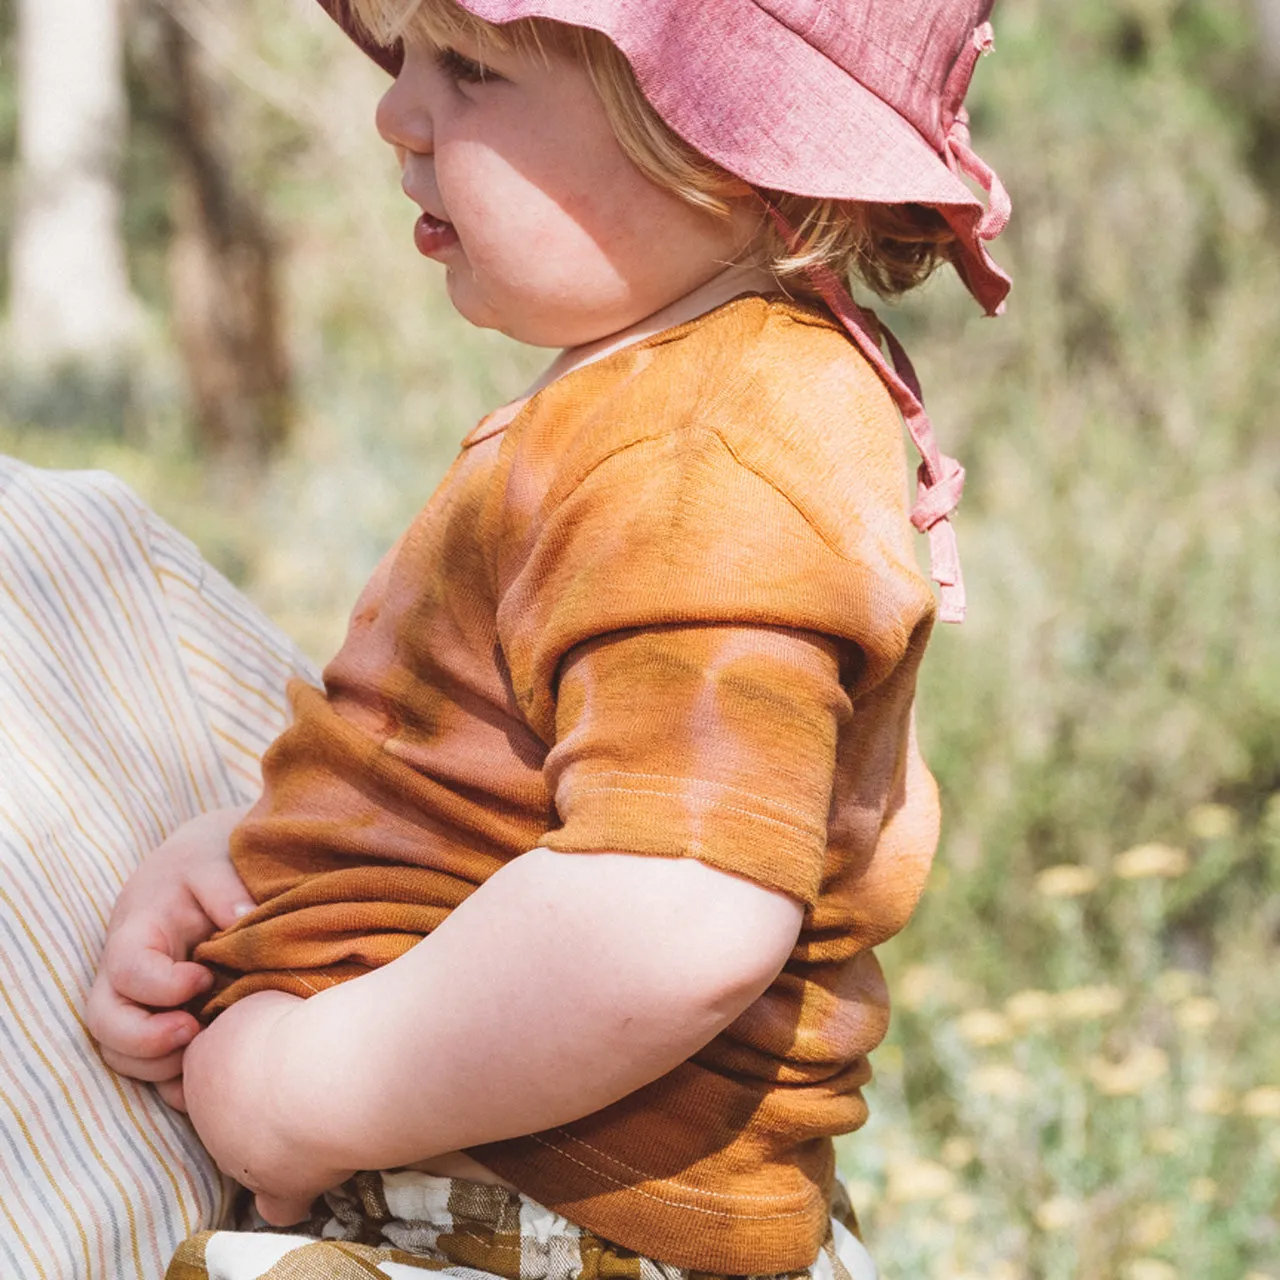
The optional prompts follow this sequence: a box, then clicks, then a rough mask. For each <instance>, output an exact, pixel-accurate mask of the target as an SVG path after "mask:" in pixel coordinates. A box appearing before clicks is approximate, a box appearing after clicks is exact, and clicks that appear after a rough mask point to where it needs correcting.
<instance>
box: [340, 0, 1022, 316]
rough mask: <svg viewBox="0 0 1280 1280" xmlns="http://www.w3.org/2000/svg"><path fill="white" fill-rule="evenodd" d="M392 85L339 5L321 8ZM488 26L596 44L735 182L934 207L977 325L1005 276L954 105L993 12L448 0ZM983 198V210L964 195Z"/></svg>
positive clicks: (995, 195)
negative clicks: (578, 35) (548, 23)
mask: <svg viewBox="0 0 1280 1280" xmlns="http://www.w3.org/2000/svg"><path fill="white" fill-rule="evenodd" d="M320 3H321V4H323V5H324V7H325V8H326V9H327V10H328V11H329V12H330V14H331V15H332V16H333V17H334V18H335V19H336V20H337V21H338V22H339V24H340V25H341V26H342V27H343V29H344V30H345V31H346V32H347V34H348V35H350V36H351V37H352V38H353V39H355V40H356V42H357V43H358V44H359V45H360V46H361V48H363V49H364V50H365V52H366V53H368V54H369V55H370V56H371V57H372V58H374V59H375V61H377V62H378V63H379V64H380V65H381V66H382V67H384V68H385V69H386V70H387V71H389V72H390V73H391V74H393V75H394V74H396V73H397V72H398V71H399V69H400V60H401V54H400V50H399V49H398V48H395V47H392V48H386V47H381V46H378V45H375V44H373V43H372V42H371V41H370V40H369V39H368V38H367V37H366V36H364V34H363V33H362V32H361V31H360V29H359V27H358V24H357V23H356V22H355V21H354V20H353V18H352V17H351V14H350V12H349V10H348V8H347V5H346V2H345V0H320ZM460 3H461V7H462V8H464V9H466V10H467V11H468V12H470V13H472V14H474V15H475V16H476V17H478V18H482V19H484V20H485V21H487V22H492V23H496V24H499V25H500V24H503V23H507V22H514V21H517V20H519V19H523V18H546V19H550V20H552V21H555V22H563V23H567V24H570V25H572V26H578V27H590V28H593V29H595V30H597V31H600V32H602V33H603V34H604V35H606V36H608V37H609V39H610V40H612V41H613V43H614V44H616V45H617V46H618V48H619V49H621V50H622V53H623V54H624V55H625V57H626V58H627V61H628V62H629V63H630V64H631V67H632V69H633V71H634V72H635V75H636V79H637V81H638V82H639V84H640V88H641V90H642V92H643V93H644V95H645V97H646V98H647V99H648V101H649V102H650V103H651V104H652V106H653V108H654V110H655V111H657V113H658V114H659V115H660V116H661V117H662V119H663V120H664V121H665V122H666V123H667V124H668V125H669V126H670V127H671V128H672V129H673V130H674V131H675V132H676V133H677V134H679V135H680V137H682V138H683V139H684V140H685V141H686V142H688V143H689V144H690V146H692V147H693V148H694V149H695V150H697V151H699V152H701V153H702V154H703V155H704V156H706V157H707V158H708V159H710V160H713V161H715V162H716V163H717V164H718V165H720V166H721V167H722V168H724V169H727V170H728V171H729V172H730V173H732V174H734V175H735V176H736V177H739V178H741V179H743V180H744V181H745V182H749V183H750V184H751V185H752V186H755V187H763V188H765V189H766V190H772V191H785V192H789V193H791V194H794V195H802V196H818V197H825V198H832V199H838V200H853V201H870V202H874V203H887V204H907V203H914V204H922V205H929V206H931V207H933V208H935V209H937V210H938V212H939V213H941V214H942V216H943V217H944V218H946V220H947V222H948V223H949V224H950V226H951V228H952V230H953V231H954V232H955V234H956V236H957V237H958V241H959V249H960V253H959V261H958V263H957V269H958V271H959V273H960V276H961V278H962V279H963V280H964V282H965V284H966V285H967V286H968V288H969V290H970V292H971V293H972V294H973V296H974V297H975V298H976V299H977V301H978V302H979V303H980V304H981V306H982V307H983V309H984V310H986V311H987V312H988V313H990V314H995V313H997V312H999V311H1000V310H1001V308H1002V305H1003V302H1004V299H1005V295H1006V294H1007V293H1008V292H1009V277H1008V276H1007V275H1006V274H1005V273H1004V271H1002V270H1001V268H1000V267H999V266H998V265H997V264H996V263H995V261H994V260H993V259H992V257H991V255H990V254H989V253H988V252H987V247H986V244H987V241H989V240H992V239H994V238H995V237H996V236H997V235H999V234H1000V232H1001V231H1002V230H1003V229H1004V226H1005V224H1006V223H1007V222H1008V219H1009V198H1008V196H1007V195H1006V193H1005V190H1004V188H1003V186H1002V185H1001V184H1000V181H999V179H998V178H997V177H996V175H995V173H994V172H993V171H992V170H991V168H990V167H989V166H987V165H986V164H985V163H983V161H982V160H980V159H979V158H978V157H977V156H976V155H975V154H974V152H973V151H972V149H971V147H970V144H969V130H968V117H967V115H966V113H965V110H964V105H963V104H964V97H965V94H966V92H967V91H968V88H969V81H970V79H971V77H972V75H973V69H974V66H975V65H976V63H977V60H978V58H979V57H980V56H981V54H983V53H985V52H987V51H988V50H989V49H990V48H991V46H992V30H991V25H990V23H989V21H988V18H989V16H990V13H991V9H992V7H993V6H994V3H995V0H893V2H892V3H887V2H886V0H460ZM965 178H968V179H970V180H971V181H973V182H974V183H976V184H977V186H979V187H980V188H981V189H982V190H983V191H984V192H985V193H986V195H987V201H986V203H985V204H984V202H983V201H982V200H980V199H979V198H978V197H977V195H975V193H974V192H973V191H972V190H971V189H970V187H969V186H968V185H967V184H966V183H965V181H964V179H965Z"/></svg>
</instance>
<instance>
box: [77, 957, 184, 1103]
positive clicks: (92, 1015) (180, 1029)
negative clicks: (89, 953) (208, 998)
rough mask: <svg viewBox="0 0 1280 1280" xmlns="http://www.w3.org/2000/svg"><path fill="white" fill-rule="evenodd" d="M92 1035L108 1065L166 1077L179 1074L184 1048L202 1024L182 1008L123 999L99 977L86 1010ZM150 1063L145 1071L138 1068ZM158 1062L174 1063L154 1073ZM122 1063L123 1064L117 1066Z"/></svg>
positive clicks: (149, 1077)
mask: <svg viewBox="0 0 1280 1280" xmlns="http://www.w3.org/2000/svg"><path fill="white" fill-rule="evenodd" d="M85 1022H86V1024H87V1025H88V1028H89V1034H90V1035H92V1036H93V1038H94V1039H95V1040H96V1041H97V1042H98V1044H99V1045H100V1046H101V1047H102V1051H103V1058H104V1059H105V1060H106V1061H107V1064H108V1065H109V1066H111V1067H113V1068H114V1069H115V1070H117V1071H121V1072H123V1073H124V1074H125V1075H132V1076H135V1077H136V1078H138V1079H141V1080H163V1079H166V1078H167V1077H168V1076H171V1075H175V1074H177V1070H178V1068H177V1066H176V1065H173V1064H175V1063H177V1062H180V1061H181V1057H182V1050H183V1049H184V1048H185V1047H186V1046H187V1045H188V1044H190V1043H191V1041H192V1040H193V1039H194V1038H195V1036H196V1033H197V1032H198V1031H199V1030H200V1024H199V1023H198V1022H197V1021H196V1020H195V1018H193V1017H192V1016H191V1014H189V1013H185V1012H183V1011H182V1010H180V1009H173V1010H166V1011H164V1012H162V1013H155V1012H152V1011H151V1010H150V1009H144V1008H142V1007H141V1006H140V1005H137V1004H134V1003H133V1002H132V1001H130V1000H126V999H124V998H123V997H122V996H121V995H120V993H119V992H118V991H115V990H114V989H113V988H112V987H111V985H110V983H108V982H106V981H104V980H103V979H101V978H99V980H98V981H97V982H95V983H94V985H93V988H92V990H91V991H90V992H89V1002H88V1005H87V1006H86V1009H85ZM144 1063H146V1064H151V1065H150V1066H149V1067H148V1069H147V1071H146V1073H145V1074H143V1073H141V1071H140V1070H138V1069H133V1068H139V1067H141V1065H142V1064H144ZM156 1063H166V1064H170V1065H173V1069H172V1070H168V1071H163V1070H162V1071H161V1072H160V1074H159V1075H156V1074H154V1071H155V1064H156ZM117 1064H122V1065H117Z"/></svg>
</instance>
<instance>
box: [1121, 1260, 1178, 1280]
mask: <svg viewBox="0 0 1280 1280" xmlns="http://www.w3.org/2000/svg"><path fill="white" fill-rule="evenodd" d="M1120 1274H1121V1275H1122V1276H1123V1277H1124V1280H1178V1272H1177V1271H1176V1269H1175V1268H1174V1267H1173V1266H1171V1265H1170V1264H1169V1263H1167V1262H1162V1261H1161V1260H1160V1259H1159V1258H1134V1259H1133V1260H1132V1261H1131V1262H1128V1263H1126V1264H1125V1268H1124V1270H1123V1271H1122V1272H1121V1273H1120Z"/></svg>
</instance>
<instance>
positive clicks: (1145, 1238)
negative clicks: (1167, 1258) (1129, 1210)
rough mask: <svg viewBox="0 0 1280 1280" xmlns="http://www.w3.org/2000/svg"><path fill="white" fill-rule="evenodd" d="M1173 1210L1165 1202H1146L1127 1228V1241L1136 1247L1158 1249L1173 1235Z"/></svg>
mask: <svg viewBox="0 0 1280 1280" xmlns="http://www.w3.org/2000/svg"><path fill="white" fill-rule="evenodd" d="M1175 1225H1176V1224H1175V1219H1174V1216H1173V1210H1172V1209H1170V1208H1169V1206H1168V1205H1167V1204H1146V1205H1143V1206H1142V1208H1141V1209H1140V1210H1139V1211H1138V1215H1137V1217H1135V1218H1134V1220H1133V1226H1132V1227H1130V1228H1129V1241H1130V1243H1131V1244H1133V1245H1134V1246H1135V1248H1138V1249H1158V1248H1159V1247H1160V1246H1161V1245H1162V1244H1164V1242H1165V1241H1166V1240H1168V1238H1169V1237H1170V1236H1171V1235H1173V1228H1174V1226H1175Z"/></svg>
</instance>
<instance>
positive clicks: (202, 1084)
mask: <svg viewBox="0 0 1280 1280" xmlns="http://www.w3.org/2000/svg"><path fill="white" fill-rule="evenodd" d="M302 1003H303V1002H302V1001H301V1000H300V999H299V998H298V997H297V996H290V995H285V994H284V993H283V992H278V991H261V992H259V993H258V994H256V995H251V996H246V997H245V998H244V999H243V1000H240V1001H238V1002H237V1003H235V1004H233V1005H232V1006H231V1008H229V1009H228V1010H227V1011H226V1012H225V1013H222V1014H220V1015H219V1016H218V1017H217V1018H216V1019H215V1020H214V1022H213V1025H212V1026H210V1027H209V1028H208V1029H207V1030H205V1031H202V1032H201V1033H200V1034H199V1035H198V1036H197V1037H196V1038H195V1040H193V1041H192V1043H191V1047H190V1048H189V1049H188V1050H187V1054H186V1060H185V1062H184V1064H183V1084H184V1088H185V1091H186V1101H187V1109H188V1112H189V1114H190V1116H191V1122H192V1124H194V1125H195V1128H196V1132H197V1133H198V1134H199V1135H200V1140H201V1141H202V1142H203V1143H204V1145H205V1147H206V1148H207V1149H208V1151H209V1154H210V1155H211V1156H213V1158H214V1160H215V1161H216V1162H217V1165H218V1168H220V1169H221V1170H222V1171H223V1173H226V1174H229V1175H230V1176H231V1177H233V1178H235V1180H236V1181H237V1182H239V1183H241V1184H242V1185H243V1186H246V1187H248V1188H249V1190H250V1191H252V1192H253V1193H254V1195H255V1197H256V1201H257V1207H258V1212H259V1213H260V1214H262V1216H263V1217H264V1218H265V1219H266V1220H267V1221H268V1222H269V1223H271V1224H272V1225H274V1226H281V1227H284V1226H290V1225H292V1224H293V1223H295V1222H300V1221H301V1220H302V1219H303V1218H305V1217H307V1216H308V1213H309V1212H310V1209H311V1205H312V1203H313V1202H314V1200H315V1198H316V1197H317V1196H319V1195H321V1194H323V1193H324V1192H326V1191H328V1190H330V1189H331V1188H332V1187H336V1186H338V1185H339V1184H340V1183H342V1182H345V1181H346V1180H347V1179H348V1178H349V1177H350V1176H351V1175H352V1174H353V1173H354V1172H355V1170H354V1169H335V1168H331V1167H330V1166H329V1162H328V1161H327V1160H326V1159H325V1158H324V1157H323V1155H321V1154H320V1153H319V1151H318V1149H317V1144H313V1143H311V1142H309V1141H308V1140H307V1136H306V1134H316V1133H319V1132H322V1131H323V1127H324V1125H323V1117H322V1116H312V1117H309V1121H310V1123H309V1124H308V1125H307V1126H306V1134H304V1133H302V1132H299V1131H297V1130H296V1129H290V1128H289V1127H287V1126H286V1125H285V1124H284V1123H283V1118H284V1116H285V1114H286V1110H285V1109H284V1108H282V1107H281V1106H279V1105H278V1104H277V1103H276V1101H275V1095H276V1090H275V1088H274V1085H275V1084H277V1083H279V1081H278V1080H277V1075H278V1070H277V1068H278V1064H279V1061H280V1052H279V1049H280V1043H281V1039H282V1036H281V1035H280V1034H279V1033H280V1032H281V1030H282V1028H281V1023H282V1020H284V1019H286V1018H287V1017H288V1015H289V1013H290V1012H291V1011H292V1010H293V1009H294V1008H295V1007H297V1006H298V1005H301V1004H302ZM286 1083H287V1082H286ZM340 1103H341V1100H340V1099H334V1105H335V1106H337V1105H340Z"/></svg>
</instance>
